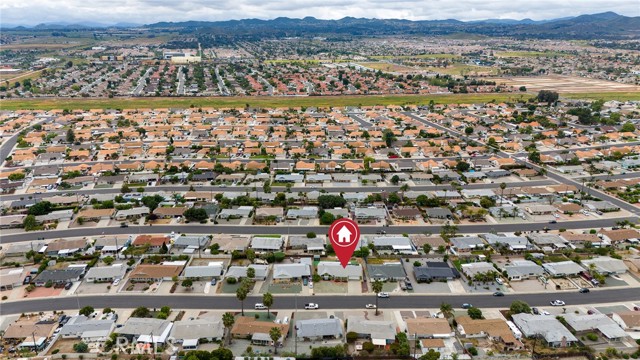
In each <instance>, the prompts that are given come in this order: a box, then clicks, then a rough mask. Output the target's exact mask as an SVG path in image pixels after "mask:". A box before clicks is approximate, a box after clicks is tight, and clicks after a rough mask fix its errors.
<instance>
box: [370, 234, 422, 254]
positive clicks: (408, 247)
mask: <svg viewBox="0 0 640 360" xmlns="http://www.w3.org/2000/svg"><path fill="white" fill-rule="evenodd" d="M372 242H373V245H374V246H375V247H376V249H380V250H385V249H387V250H394V251H397V252H401V253H403V254H413V253H416V250H415V249H414V248H413V243H412V242H411V239H409V238H408V237H405V236H377V237H375V238H373V240H372Z"/></svg>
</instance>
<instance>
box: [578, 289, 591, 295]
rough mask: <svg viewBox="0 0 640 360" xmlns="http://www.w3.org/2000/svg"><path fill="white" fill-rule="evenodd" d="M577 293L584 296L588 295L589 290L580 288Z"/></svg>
mask: <svg viewBox="0 0 640 360" xmlns="http://www.w3.org/2000/svg"><path fill="white" fill-rule="evenodd" d="M578 292H579V293H580V294H586V293H588V292H589V289H587V288H581V289H580V290H578Z"/></svg>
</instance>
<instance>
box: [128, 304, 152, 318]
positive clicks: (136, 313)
mask: <svg viewBox="0 0 640 360" xmlns="http://www.w3.org/2000/svg"><path fill="white" fill-rule="evenodd" d="M131 317H135V318H148V317H151V311H150V310H149V308H147V307H144V306H139V307H137V308H135V310H133V312H132V313H131Z"/></svg>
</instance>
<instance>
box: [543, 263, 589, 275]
mask: <svg viewBox="0 0 640 360" xmlns="http://www.w3.org/2000/svg"><path fill="white" fill-rule="evenodd" d="M542 267H543V268H544V271H546V272H547V273H548V274H549V275H550V276H552V277H564V276H575V275H578V274H580V273H581V272H583V271H584V268H582V266H580V265H578V264H576V263H574V262H573V261H560V262H553V263H545V264H542Z"/></svg>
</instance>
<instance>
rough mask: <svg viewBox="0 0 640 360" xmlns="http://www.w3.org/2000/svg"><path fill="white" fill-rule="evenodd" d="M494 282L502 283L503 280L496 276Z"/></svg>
mask: <svg viewBox="0 0 640 360" xmlns="http://www.w3.org/2000/svg"><path fill="white" fill-rule="evenodd" d="M496 282H497V283H498V284H500V285H504V280H502V279H501V278H499V277H497V278H496Z"/></svg>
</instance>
